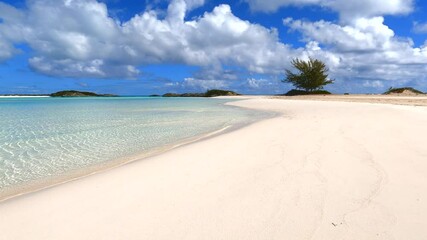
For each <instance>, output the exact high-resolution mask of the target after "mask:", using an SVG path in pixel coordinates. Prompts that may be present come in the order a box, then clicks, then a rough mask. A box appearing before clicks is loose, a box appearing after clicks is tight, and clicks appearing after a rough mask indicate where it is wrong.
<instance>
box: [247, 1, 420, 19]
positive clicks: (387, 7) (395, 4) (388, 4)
mask: <svg viewBox="0 0 427 240" xmlns="http://www.w3.org/2000/svg"><path fill="white" fill-rule="evenodd" d="M245 1H246V2H247V3H248V4H249V6H250V7H251V9H252V10H255V11H264V12H272V11H277V10H278V9H279V8H281V7H286V6H307V5H317V6H321V7H325V8H329V9H332V10H333V11H336V12H338V13H339V14H340V16H341V18H342V19H344V20H352V19H354V18H359V17H373V16H382V15H396V14H407V13H409V12H411V11H412V9H413V0H389V1H378V0H357V1H348V0H245Z"/></svg>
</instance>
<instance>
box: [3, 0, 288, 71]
mask: <svg viewBox="0 0 427 240" xmlns="http://www.w3.org/2000/svg"><path fill="white" fill-rule="evenodd" d="M203 3H204V1H203V0H186V1H184V0H173V1H172V2H171V3H170V5H169V7H168V11H167V16H166V17H165V18H164V19H161V18H160V17H159V16H158V14H157V12H156V11H152V10H149V11H146V12H144V13H142V14H140V15H136V16H135V17H133V18H132V19H130V20H129V21H126V22H118V21H116V20H114V19H112V18H111V17H109V16H108V9H107V6H106V5H105V4H103V3H99V2H97V1H95V0H69V1H65V0H61V1H58V0H33V1H28V6H27V7H28V9H25V10H18V9H15V8H13V7H11V6H8V5H5V4H2V5H0V6H3V7H2V8H0V16H1V17H2V18H4V19H6V20H5V22H4V23H3V24H0V26H1V27H0V34H1V35H7V34H8V33H10V34H9V35H11V36H19V39H9V38H8V39H7V40H8V41H7V42H5V43H2V44H1V43H0V57H1V56H3V57H2V58H3V59H6V58H8V57H10V56H12V54H11V50H10V48H11V46H13V45H12V43H17V42H24V43H27V44H29V45H30V46H31V48H32V49H33V50H34V51H35V56H34V57H33V58H32V59H30V65H31V66H32V68H33V69H34V70H36V71H39V72H42V73H44V74H48V75H54V76H73V77H85V76H86V77H100V78H104V77H117V76H123V77H135V74H137V73H138V71H135V69H134V68H135V67H137V66H140V65H144V64H156V63H179V64H188V65H194V66H203V67H207V66H221V65H223V64H232V65H236V66H240V67H244V68H246V69H249V70H250V71H253V72H258V73H266V72H279V71H281V70H282V69H283V66H284V62H288V59H289V55H290V54H289V51H290V50H289V48H288V47H287V46H286V45H285V44H283V43H280V41H279V39H278V33H277V31H276V30H275V29H267V28H265V27H263V26H261V25H257V24H252V23H250V22H248V21H244V20H241V19H239V18H237V17H236V16H234V15H233V13H232V11H231V9H230V7H229V6H228V5H219V6H217V7H215V8H214V10H213V11H212V12H207V13H205V14H204V15H203V16H201V17H199V18H197V19H195V20H191V21H185V20H184V17H185V15H186V12H187V11H188V10H189V9H191V8H195V7H198V6H200V5H201V4H203ZM189 7H190V8H189ZM2 9H3V10H2ZM4 9H6V10H7V11H6V10H4ZM10 10H11V11H10ZM12 13H13V14H14V15H19V17H18V18H16V17H9V16H8V15H12ZM58 21H60V24H59V23H58ZM99 62H102V64H98V63H99ZM130 66H133V68H131V67H130ZM107 69H108V70H109V71H107ZM129 69H130V70H131V71H129ZM112 71H114V72H112Z"/></svg>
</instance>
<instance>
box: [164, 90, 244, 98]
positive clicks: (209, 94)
mask: <svg viewBox="0 0 427 240" xmlns="http://www.w3.org/2000/svg"><path fill="white" fill-rule="evenodd" d="M239 95H240V94H238V93H236V92H233V91H229V90H220V89H212V90H208V91H206V92H205V93H182V94H180V93H166V94H163V97H219V96H239Z"/></svg>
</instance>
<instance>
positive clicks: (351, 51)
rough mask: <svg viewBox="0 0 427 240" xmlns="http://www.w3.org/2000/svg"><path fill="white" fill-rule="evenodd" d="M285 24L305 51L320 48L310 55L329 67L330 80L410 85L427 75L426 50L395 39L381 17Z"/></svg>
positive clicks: (291, 20)
mask: <svg viewBox="0 0 427 240" xmlns="http://www.w3.org/2000/svg"><path fill="white" fill-rule="evenodd" d="M284 24H285V25H286V26H288V27H289V28H290V29H292V30H294V31H299V32H301V33H302V35H303V36H304V40H305V41H307V47H306V49H307V51H308V49H310V47H309V46H313V45H314V46H321V47H318V48H314V49H313V50H311V51H309V52H310V54H311V55H314V56H316V57H318V58H321V59H322V58H323V59H325V61H326V62H328V63H329V66H330V68H331V74H332V75H333V77H337V78H344V79H349V78H350V79H351V78H353V79H354V78H357V79H369V80H390V81H402V80H405V81H409V80H415V79H417V78H420V77H421V76H423V74H425V73H426V72H427V67H426V65H425V62H427V48H426V47H425V46H423V47H420V48H414V46H413V45H414V44H413V42H412V40H410V39H404V38H400V37H396V36H395V34H394V32H393V30H391V29H390V28H389V27H388V26H386V25H384V19H383V17H373V18H359V19H356V20H355V21H353V23H352V24H350V25H338V24H334V23H331V22H326V21H318V22H309V21H301V20H293V19H289V18H288V19H285V20H284Z"/></svg>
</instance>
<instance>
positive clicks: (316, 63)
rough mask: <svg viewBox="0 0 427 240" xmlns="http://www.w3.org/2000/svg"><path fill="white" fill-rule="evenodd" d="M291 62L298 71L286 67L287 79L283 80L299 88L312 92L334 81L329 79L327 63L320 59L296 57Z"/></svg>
mask: <svg viewBox="0 0 427 240" xmlns="http://www.w3.org/2000/svg"><path fill="white" fill-rule="evenodd" d="M291 64H292V66H293V67H294V68H295V69H297V70H298V73H293V72H292V71H290V70H288V69H286V79H284V80H282V82H286V83H292V84H293V85H294V86H295V87H296V88H297V89H304V90H305V91H308V92H312V91H315V90H319V89H323V87H324V86H325V85H328V84H331V83H333V82H334V81H333V80H329V79H328V74H327V72H328V68H327V67H326V65H325V63H324V62H322V61H320V60H318V59H313V58H309V59H308V61H304V60H300V59H298V58H296V59H294V60H292V62H291Z"/></svg>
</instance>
